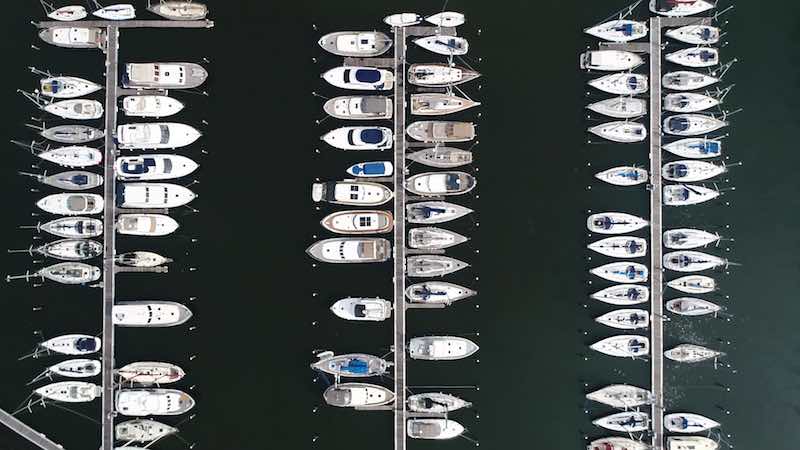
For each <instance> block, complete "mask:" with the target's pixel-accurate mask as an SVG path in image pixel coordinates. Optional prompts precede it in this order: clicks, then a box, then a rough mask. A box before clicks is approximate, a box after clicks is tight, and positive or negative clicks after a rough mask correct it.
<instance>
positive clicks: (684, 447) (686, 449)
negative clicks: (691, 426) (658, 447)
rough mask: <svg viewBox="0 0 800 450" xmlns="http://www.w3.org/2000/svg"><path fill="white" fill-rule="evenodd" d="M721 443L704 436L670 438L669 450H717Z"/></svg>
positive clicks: (668, 442) (668, 439)
mask: <svg viewBox="0 0 800 450" xmlns="http://www.w3.org/2000/svg"><path fill="white" fill-rule="evenodd" d="M717 449H719V443H718V442H717V441H715V440H713V439H709V438H707V437H703V436H670V437H668V438H667V450H717Z"/></svg>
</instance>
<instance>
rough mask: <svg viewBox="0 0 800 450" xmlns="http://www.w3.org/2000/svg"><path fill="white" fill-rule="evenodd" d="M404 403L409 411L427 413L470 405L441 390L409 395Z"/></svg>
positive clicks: (453, 409) (449, 410) (446, 411)
mask: <svg viewBox="0 0 800 450" xmlns="http://www.w3.org/2000/svg"><path fill="white" fill-rule="evenodd" d="M406 404H407V405H408V409H409V410H410V411H411V412H418V413H427V414H446V413H451V412H453V411H458V410H459V409H462V408H469V407H470V406H472V403H470V402H467V401H464V400H462V399H460V398H458V397H456V396H454V395H450V394H444V393H441V392H428V393H424V394H414V395H409V396H408V398H407V399H406Z"/></svg>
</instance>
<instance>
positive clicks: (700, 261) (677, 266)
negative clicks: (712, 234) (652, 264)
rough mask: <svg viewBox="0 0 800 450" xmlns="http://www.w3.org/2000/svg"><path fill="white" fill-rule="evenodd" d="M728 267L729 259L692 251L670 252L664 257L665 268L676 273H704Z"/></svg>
mask: <svg viewBox="0 0 800 450" xmlns="http://www.w3.org/2000/svg"><path fill="white" fill-rule="evenodd" d="M727 265H728V260H727V259H723V258H720V257H718V256H713V255H709V254H707V253H702V252H696V251H692V250H682V251H677V252H670V253H667V254H665V255H664V267H666V268H667V269H670V270H674V271H676V272H702V271H704V270H711V269H716V268H717V267H723V266H727Z"/></svg>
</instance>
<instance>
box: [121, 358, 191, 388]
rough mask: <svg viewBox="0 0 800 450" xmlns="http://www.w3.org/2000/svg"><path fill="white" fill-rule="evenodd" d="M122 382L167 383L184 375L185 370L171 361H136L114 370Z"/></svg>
mask: <svg viewBox="0 0 800 450" xmlns="http://www.w3.org/2000/svg"><path fill="white" fill-rule="evenodd" d="M116 373H117V375H119V377H120V379H121V380H122V382H123V383H137V384H169V383H175V382H178V381H180V380H181V379H183V377H184V376H186V372H184V371H183V369H181V368H180V367H178V366H177V365H175V364H172V363H165V362H151V361H138V362H132V363H130V364H126V365H124V366H122V367H120V368H119V369H117V370H116Z"/></svg>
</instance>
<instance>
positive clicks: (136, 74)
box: [122, 62, 208, 89]
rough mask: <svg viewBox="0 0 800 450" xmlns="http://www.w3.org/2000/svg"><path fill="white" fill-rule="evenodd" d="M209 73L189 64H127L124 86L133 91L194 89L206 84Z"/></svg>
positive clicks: (199, 66)
mask: <svg viewBox="0 0 800 450" xmlns="http://www.w3.org/2000/svg"><path fill="white" fill-rule="evenodd" d="M207 78H208V71H206V69H204V68H203V66H201V65H200V64H195V63H188V62H152V63H128V64H125V73H124V74H123V75H122V86H123V87H126V88H133V89H193V88H196V87H198V86H200V85H201V84H203V83H205V81H206V79H207Z"/></svg>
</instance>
